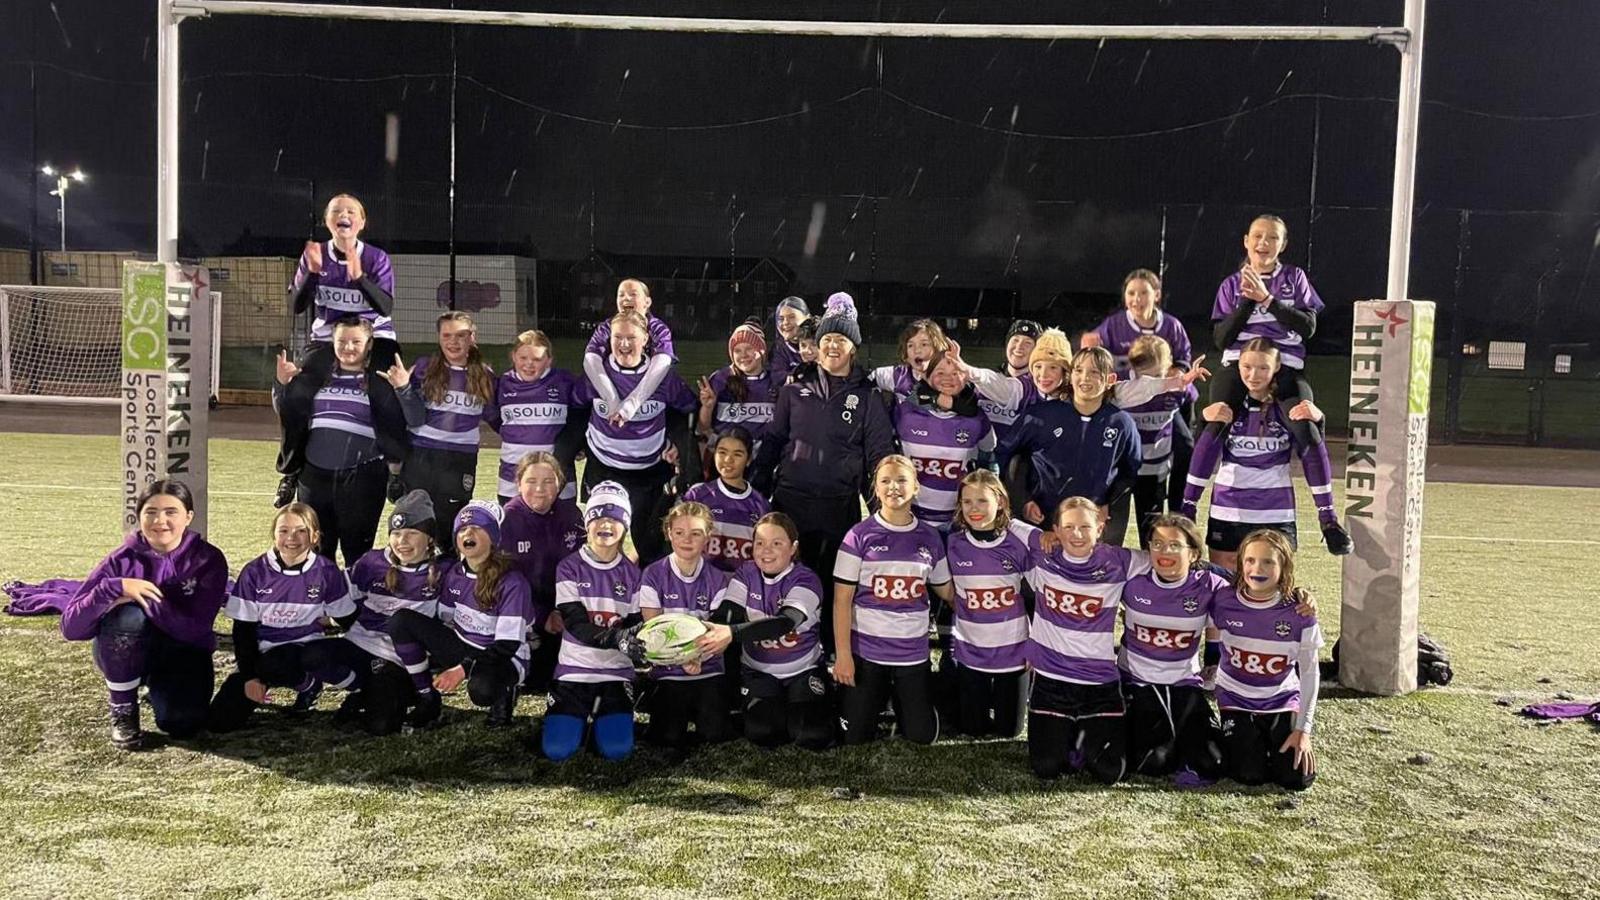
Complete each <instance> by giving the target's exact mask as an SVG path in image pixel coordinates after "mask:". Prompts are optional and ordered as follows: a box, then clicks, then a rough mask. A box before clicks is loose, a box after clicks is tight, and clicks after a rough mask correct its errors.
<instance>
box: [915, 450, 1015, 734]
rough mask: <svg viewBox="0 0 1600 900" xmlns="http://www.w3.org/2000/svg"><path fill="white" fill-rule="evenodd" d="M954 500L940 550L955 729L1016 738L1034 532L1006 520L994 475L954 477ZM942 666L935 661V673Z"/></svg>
mask: <svg viewBox="0 0 1600 900" xmlns="http://www.w3.org/2000/svg"><path fill="white" fill-rule="evenodd" d="M960 497H961V509H960V512H959V513H958V514H957V515H956V521H955V527H954V528H953V529H952V530H951V532H950V542H949V547H948V551H947V552H948V554H949V560H948V561H949V564H950V580H951V582H952V584H953V585H954V588H955V599H954V601H952V603H951V606H952V608H953V610H954V615H953V620H954V627H953V629H952V631H951V640H952V646H951V650H950V653H951V656H953V657H954V660H955V667H954V672H955V678H954V682H955V683H954V688H955V692H956V694H957V697H958V704H959V710H960V714H959V717H958V720H957V724H958V725H959V726H960V728H961V731H962V732H963V733H965V734H968V735H971V736H973V737H983V736H986V735H990V734H993V735H998V736H1000V737H1004V738H1016V737H1017V735H1019V734H1021V733H1022V710H1023V708H1024V707H1023V698H1024V697H1025V696H1026V694H1027V686H1026V681H1025V679H1024V678H1023V677H1022V676H1023V664H1024V662H1025V661H1026V660H1025V652H1026V649H1027V645H1028V608H1027V606H1026V604H1025V603H1024V598H1023V596H1022V582H1023V577H1024V575H1025V574H1026V573H1027V571H1028V554H1029V553H1030V552H1031V551H1034V550H1037V549H1038V547H1039V530H1038V529H1037V528H1034V527H1033V526H1032V525H1028V524H1026V523H1024V522H1020V521H1018V520H1016V519H1013V518H1011V499H1010V497H1009V496H1007V494H1006V489H1005V485H1003V484H1001V483H1000V479H999V478H998V477H997V476H996V475H995V474H994V473H993V472H990V471H988V470H985V469H980V470H978V471H976V472H972V473H970V474H969V475H967V477H965V478H963V479H961V491H960ZM946 665H947V663H941V664H940V666H939V669H940V671H941V672H943V671H944V670H945V668H946Z"/></svg>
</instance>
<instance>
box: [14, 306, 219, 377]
mask: <svg viewBox="0 0 1600 900" xmlns="http://www.w3.org/2000/svg"><path fill="white" fill-rule="evenodd" d="M13 290H14V291H18V292H22V293H38V292H40V291H43V292H46V293H49V292H53V291H60V292H63V293H65V292H69V291H71V292H76V293H80V294H104V295H105V298H106V303H107V304H108V305H110V306H112V307H115V308H116V309H117V318H118V320H119V322H120V320H121V317H122V312H121V310H122V289H121V288H88V287H69V286H65V285H49V284H0V403H43V404H49V405H52V406H116V405H118V404H119V403H121V402H122V398H121V397H120V396H119V395H118V391H117V386H116V385H112V388H111V390H112V394H111V395H110V396H108V397H78V396H69V395H62V394H18V393H15V392H14V391H13V388H14V387H15V385H14V384H13V382H12V374H13V373H12V371H11V340H12V338H13V337H14V335H12V334H11V294H10V292H11V291H13ZM211 322H212V327H211V359H212V366H211V384H210V385H209V390H210V394H209V397H208V399H209V400H213V401H214V400H216V399H217V396H218V394H217V392H218V391H219V390H220V389H221V387H222V366H221V365H219V364H218V360H219V359H220V356H221V353H222V295H221V294H219V293H213V294H211ZM118 327H119V329H120V327H121V326H120V325H119V326H118ZM118 345H119V346H120V341H119V342H118ZM115 368H117V369H118V370H119V371H120V369H121V354H120V353H119V354H118V357H117V366H116V367H115Z"/></svg>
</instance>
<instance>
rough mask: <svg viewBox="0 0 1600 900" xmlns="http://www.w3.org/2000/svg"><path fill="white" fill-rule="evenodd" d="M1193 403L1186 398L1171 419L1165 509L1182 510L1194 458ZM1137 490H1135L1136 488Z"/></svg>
mask: <svg viewBox="0 0 1600 900" xmlns="http://www.w3.org/2000/svg"><path fill="white" fill-rule="evenodd" d="M1193 421H1194V401H1192V400H1189V399H1187V398H1185V399H1184V401H1183V404H1182V405H1181V406H1179V407H1178V414H1177V415H1176V416H1173V417H1172V473H1171V474H1169V475H1168V476H1167V509H1171V510H1179V509H1183V486H1184V484H1185V483H1186V482H1187V481H1188V478H1189V460H1190V459H1191V458H1192V457H1193V456H1194V429H1193V428H1192V427H1190V425H1189V423H1190V422H1193ZM1136 490H1137V488H1136Z"/></svg>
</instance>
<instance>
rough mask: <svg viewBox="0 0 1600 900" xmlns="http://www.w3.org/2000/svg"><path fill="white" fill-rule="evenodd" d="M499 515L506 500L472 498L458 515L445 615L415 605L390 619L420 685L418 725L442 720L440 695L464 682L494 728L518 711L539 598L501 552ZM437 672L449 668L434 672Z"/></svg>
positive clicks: (443, 589)
mask: <svg viewBox="0 0 1600 900" xmlns="http://www.w3.org/2000/svg"><path fill="white" fill-rule="evenodd" d="M500 517H501V512H500V507H499V505H498V504H496V503H494V502H493V501H488V500H473V501H472V502H470V503H468V504H467V505H466V506H464V507H462V509H461V512H460V513H458V514H457V515H456V519H455V529H454V531H455V545H456V552H457V553H458V554H459V558H458V559H456V560H454V561H452V562H451V563H450V565H449V567H448V568H446V569H445V571H444V575H443V577H441V579H440V581H439V618H438V619H431V618H428V617H427V616H424V615H423V614H421V613H419V612H417V611H415V610H410V609H402V610H399V611H398V612H396V613H395V614H394V615H393V616H391V617H390V618H389V636H390V637H391V638H393V639H394V648H395V652H396V653H398V654H399V656H400V659H401V661H402V662H403V663H404V664H405V668H406V671H407V672H410V673H411V682H412V684H413V685H414V686H415V687H416V689H417V708H416V709H415V710H413V711H412V713H411V724H412V726H413V727H416V728H429V727H432V726H433V725H435V724H436V723H438V721H439V715H440V712H441V708H442V703H441V702H440V699H439V694H440V692H444V693H449V692H451V691H454V690H455V689H456V688H458V687H460V686H461V682H463V681H465V682H467V694H468V696H470V697H471V699H472V703H473V705H475V706H486V707H488V708H489V721H488V724H489V727H491V728H501V727H505V726H508V725H510V724H511V718H512V715H513V714H514V713H515V712H516V707H517V687H518V686H519V685H520V684H522V679H523V676H524V675H526V674H527V668H528V625H529V620H530V619H531V618H532V616H533V603H532V601H531V599H530V597H529V590H528V582H527V581H525V580H524V579H523V577H522V574H521V573H520V572H518V571H517V570H516V569H515V568H514V567H513V566H512V563H511V558H510V557H509V556H507V555H506V554H505V553H504V552H503V551H501V550H499V549H496V546H495V544H496V542H497V541H498V540H499V538H500ZM430 669H442V670H443V671H441V672H439V674H438V675H437V676H432V675H431V674H430Z"/></svg>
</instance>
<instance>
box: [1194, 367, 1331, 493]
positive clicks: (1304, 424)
mask: <svg viewBox="0 0 1600 900" xmlns="http://www.w3.org/2000/svg"><path fill="white" fill-rule="evenodd" d="M1272 395H1273V398H1274V399H1276V400H1277V401H1278V408H1279V409H1280V410H1282V411H1283V420H1284V421H1285V422H1288V423H1289V430H1290V431H1292V432H1294V436H1295V437H1296V438H1298V439H1299V440H1300V446H1302V447H1315V446H1316V445H1318V444H1320V443H1322V428H1321V427H1320V426H1319V425H1318V424H1317V423H1315V422H1309V421H1296V420H1294V419H1291V418H1289V410H1291V409H1293V408H1294V406H1295V404H1297V403H1299V402H1300V401H1301V400H1314V399H1315V398H1314V397H1313V395H1312V392H1311V382H1309V381H1307V380H1306V373H1305V370H1303V369H1291V368H1289V367H1288V366H1282V367H1280V368H1279V369H1278V374H1277V376H1276V377H1275V378H1273V380H1272ZM1248 396H1250V392H1249V391H1248V390H1246V389H1245V386H1244V381H1243V379H1241V378H1240V377H1239V366H1238V364H1237V363H1235V364H1233V365H1227V366H1223V367H1222V371H1221V372H1220V373H1219V374H1218V375H1217V377H1215V378H1213V379H1211V402H1212V403H1226V404H1228V406H1229V407H1231V408H1232V409H1233V418H1234V420H1235V421H1237V420H1239V419H1242V418H1244V416H1245V409H1244V401H1245V398H1246V397H1248ZM1206 427H1208V428H1210V427H1216V428H1221V427H1222V426H1221V425H1220V424H1218V423H1216V422H1208V423H1206ZM1185 468H1187V467H1185Z"/></svg>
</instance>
